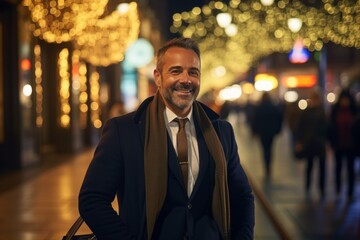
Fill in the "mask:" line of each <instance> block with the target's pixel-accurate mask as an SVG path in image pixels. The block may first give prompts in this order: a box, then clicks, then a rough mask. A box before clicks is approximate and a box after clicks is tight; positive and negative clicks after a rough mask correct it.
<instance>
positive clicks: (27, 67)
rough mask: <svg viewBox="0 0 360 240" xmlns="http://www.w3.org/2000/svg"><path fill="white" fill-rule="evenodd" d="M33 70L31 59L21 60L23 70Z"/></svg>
mask: <svg viewBox="0 0 360 240" xmlns="http://www.w3.org/2000/svg"><path fill="white" fill-rule="evenodd" d="M30 68H31V62H30V60H29V59H27V58H25V59H23V60H21V70H23V71H28V70H30Z"/></svg>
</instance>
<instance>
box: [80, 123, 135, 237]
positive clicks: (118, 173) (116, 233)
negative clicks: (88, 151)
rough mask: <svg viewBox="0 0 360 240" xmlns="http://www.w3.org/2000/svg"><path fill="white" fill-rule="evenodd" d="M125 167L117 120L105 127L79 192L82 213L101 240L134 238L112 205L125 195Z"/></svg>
mask: <svg viewBox="0 0 360 240" xmlns="http://www.w3.org/2000/svg"><path fill="white" fill-rule="evenodd" d="M122 173H123V165H122V159H121V153H120V147H119V133H118V129H117V126H116V123H115V121H114V120H110V121H108V122H107V124H106V125H105V127H104V130H103V133H102V136H101V139H100V142H99V144H98V146H97V148H96V150H95V154H94V157H93V159H92V161H91V163H90V165H89V168H88V170H87V172H86V175H85V178H84V181H83V184H82V186H81V189H80V193H79V212H80V215H81V216H82V218H83V219H84V221H85V222H86V224H87V225H88V226H89V228H90V229H91V230H92V231H93V233H94V234H95V235H96V237H97V239H102V240H106V239H109V240H110V239H133V236H132V233H131V232H130V231H129V229H128V228H127V226H126V225H125V223H124V221H123V220H122V219H121V217H120V216H119V215H118V213H117V212H116V211H115V210H114V209H113V207H112V202H113V201H114V199H115V195H116V193H117V192H121V191H122V189H121V186H122V181H121V179H122V176H123V174H122Z"/></svg>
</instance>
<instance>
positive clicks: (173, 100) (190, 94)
mask: <svg viewBox="0 0 360 240" xmlns="http://www.w3.org/2000/svg"><path fill="white" fill-rule="evenodd" d="M198 94H199V87H196V86H194V85H193V84H184V83H178V84H175V85H174V86H172V87H169V88H163V89H161V95H162V96H163V98H164V101H165V102H167V104H168V105H170V106H171V107H172V108H174V109H179V110H185V109H187V108H189V107H191V105H192V104H193V102H194V101H195V99H196V97H197V95H198Z"/></svg>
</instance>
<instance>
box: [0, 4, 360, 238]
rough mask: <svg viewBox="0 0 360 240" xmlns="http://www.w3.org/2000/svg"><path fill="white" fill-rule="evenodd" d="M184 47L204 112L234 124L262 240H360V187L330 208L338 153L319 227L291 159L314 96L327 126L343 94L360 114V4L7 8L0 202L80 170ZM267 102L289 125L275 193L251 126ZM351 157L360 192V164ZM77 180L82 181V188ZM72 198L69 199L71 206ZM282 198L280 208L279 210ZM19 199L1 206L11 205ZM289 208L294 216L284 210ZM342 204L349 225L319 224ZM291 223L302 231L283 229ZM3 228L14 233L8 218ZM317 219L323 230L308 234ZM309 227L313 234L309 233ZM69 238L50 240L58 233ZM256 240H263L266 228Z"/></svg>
mask: <svg viewBox="0 0 360 240" xmlns="http://www.w3.org/2000/svg"><path fill="white" fill-rule="evenodd" d="M176 36H185V37H191V38H194V39H195V40H196V41H197V42H198V43H199V44H200V48H201V51H202V56H201V58H202V59H201V60H202V82H201V90H200V95H199V100H200V101H202V102H204V103H206V104H207V105H209V106H210V107H211V108H212V109H213V110H214V111H216V112H218V113H219V115H220V116H221V117H222V118H224V119H227V120H229V121H230V122H231V123H232V124H233V126H234V129H235V131H236V134H237V137H238V145H239V153H240V155H241V159H244V163H243V164H244V167H245V169H246V170H247V171H248V175H249V178H250V180H251V182H252V184H253V186H254V191H255V193H256V197H257V199H258V200H259V201H260V203H261V206H262V207H261V208H263V209H265V210H263V213H264V216H266V217H264V218H267V219H268V220H269V222H264V224H263V225H262V224H260V227H261V228H263V229H265V228H266V227H269V226H270V225H271V228H273V229H274V230H271V231H270V232H271V233H270V235H271V236H268V237H263V238H264V239H269V238H274V239H278V238H279V239H284V238H285V239H286V238H290V239H296V238H297V237H298V238H299V239H312V237H314V239H322V238H324V239H332V238H334V239H335V238H338V239H344V238H342V237H344V236H348V238H347V239H359V238H360V234H359V232H360V230H359V229H360V220H359V218H360V217H359V216H360V214H359V212H360V207H359V206H360V203H359V201H360V200H359V197H357V196H358V195H359V190H357V187H358V184H355V193H354V194H353V195H354V198H353V199H352V201H351V204H352V205H347V204H348V202H347V200H346V199H345V198H344V201H345V203H346V204H345V203H344V202H343V203H342V204H340V205H338V204H335V203H334V202H333V200H334V201H335V200H336V199H339V198H337V197H339V196H338V195H336V194H335V192H334V191H335V190H332V189H333V188H335V187H334V184H335V180H334V179H335V176H334V174H335V173H334V172H335V170H334V168H335V167H334V166H335V163H334V152H335V151H334V149H332V148H331V146H330V143H329V145H327V152H326V153H327V162H328V164H327V171H328V172H329V174H328V177H327V179H328V180H327V183H328V185H327V186H328V188H329V189H330V192H334V194H333V195H330V197H328V199H330V200H331V203H329V204H330V205H325V207H324V205H321V206H322V207H324V208H325V212H321V214H320V213H319V214H320V215H321V216H322V218H321V219H318V220H319V221H318V222H317V221H315V220H314V217H313V215H312V214H313V213H314V212H316V210H314V209H319V208H318V205H316V204H319V202H316V203H313V202H312V203H308V202H306V201H305V200H306V199H305V197H306V195H305V194H303V192H304V187H303V181H304V180H303V178H304V177H303V176H302V175H303V173H302V172H303V171H305V170H304V168H305V163H304V161H296V157H294V155H293V147H294V146H293V143H292V141H293V137H294V136H293V135H292V131H293V127H294V125H296V124H299V123H298V120H299V116H300V115H301V113H302V112H303V111H305V110H306V109H307V108H308V105H309V98H310V95H311V93H312V92H313V91H314V89H316V90H317V91H319V92H320V93H321V100H322V107H323V110H324V112H325V114H326V116H327V119H330V115H331V112H332V108H333V106H334V105H335V104H336V103H337V102H338V98H339V94H340V92H342V91H343V90H344V89H346V90H347V91H349V92H350V93H351V95H352V97H353V99H354V103H355V105H356V108H357V109H359V107H360V1H356V0H322V1H316V0H301V1H300V0H261V1H260V0H253V1H250V0H230V1H207V0H196V1H194V0H139V1H133V2H131V1H126V0H0V190H1V192H0V196H1V193H4V194H5V193H7V192H8V191H10V190H13V189H16V187H21V186H24V185H22V184H24V182H27V180H29V179H33V178H34V177H35V176H39V174H40V173H43V172H44V171H46V170H48V169H49V167H53V166H59V165H61V164H64V163H67V162H76V161H75V160H76V159H77V158H76V157H75V156H79V154H80V156H82V155H81V154H85V155H84V156H87V157H88V158H90V157H89V151H90V153H92V149H93V147H94V146H95V145H96V143H97V141H98V139H99V136H100V134H101V130H102V127H103V126H104V124H105V122H106V121H107V120H108V119H109V118H111V117H114V116H117V115H121V114H125V113H127V112H130V111H133V110H135V109H136V108H137V106H138V104H139V103H140V102H141V101H142V100H144V99H145V98H147V97H148V96H150V95H152V94H153V93H154V92H155V91H156V87H155V84H154V79H153V76H152V72H153V69H154V66H155V59H154V55H155V52H156V50H157V49H158V48H159V46H161V45H162V44H163V43H164V42H165V41H167V40H169V39H171V38H173V37H176ZM264 92H267V93H268V94H269V95H270V98H271V99H272V102H273V104H275V105H276V106H277V107H278V108H279V109H280V112H281V114H282V115H281V116H282V120H283V121H282V122H281V123H282V125H281V127H280V128H281V129H279V132H278V133H277V134H276V135H275V140H274V147H273V148H274V150H273V152H274V153H273V155H275V156H274V157H273V158H274V160H273V161H274V162H275V163H274V167H273V168H274V169H273V170H274V173H273V174H272V175H271V176H272V181H273V182H272V183H273V185H271V184H270V185H269V183H270V182H271V181H270V180H269V179H268V180H265V181H264V179H266V176H265V175H266V174H265V173H264V171H263V166H262V164H263V163H262V159H261V158H262V155H261V154H262V151H263V150H262V149H261V148H260V147H257V146H258V145H259V146H260V143H259V142H258V139H257V138H256V134H255V133H256V132H257V131H256V129H254V126H253V124H252V123H253V121H254V112H255V108H256V106H258V105H259V104H260V100H261V97H262V95H263V93H264ZM358 112H359V111H358V110H357V113H356V114H355V115H354V116H357V115H358ZM266 119H267V118H266ZM329 121H330V120H329ZM354 121H355V120H354ZM264 124H266V122H265V123H264ZM325 124H326V125H328V124H327V123H325ZM250 143H251V144H250ZM249 144H250V145H249ZM257 144H258V145H257ZM89 149H90V150H89ZM359 149H360V146H359ZM240 150H242V152H241V151H240ZM90 155H91V154H90ZM74 157H75V160H74ZM80 158H81V157H80ZM353 158H354V159H355V160H354V165H352V166H353V167H352V169H353V171H354V172H355V180H354V181H355V183H357V182H359V181H358V178H359V172H360V171H359V168H360V167H359V160H358V159H359V157H358V155H356V156H354V157H353ZM81 159H82V158H81ZM89 160H90V159H87V160H84V161H85V163H86V164H87V163H88V161H89ZM257 161H260V162H259V163H257ZM86 164H84V166H83V168H81V169H82V170H81V171H84V170H85V168H86ZM288 164H290V165H289V166H288ZM280 165H281V166H280ZM276 166H278V167H276ZM284 166H288V168H284ZM275 168H276V170H275ZM344 168H345V167H344ZM69 169H74V168H69ZM43 170H44V171H43ZM70 171H71V170H70ZM81 171H80V172H81ZM344 171H345V170H344ZM291 173H292V174H291ZM57 174H59V173H57ZM62 174H63V173H62ZM284 174H285V175H284ZM345 175H346V173H344V177H343V178H344V179H346V176H345ZM52 177H54V175H52ZM55 177H56V176H55ZM73 177H74V176H73ZM285 177H286V179H289V181H288V182H287V184H284V181H285ZM49 178H51V176H49ZM82 178H83V175H81V174H80V176H78V180H77V181H80V182H79V184H80V183H81V180H82ZM314 178H315V177H314ZM44 181H45V182H47V180H44ZM314 181H315V180H314ZM285 182H286V181H285ZM54 184H55V183H54ZM68 184H69V185H71V181H70V182H69V183H68ZM279 184H280V185H279ZM40 186H42V185H40ZM54 186H56V185H54ZM54 186H49V188H52V187H54ZM54 189H57V188H56V187H54ZM19 191H20V190H19ZM59 191H60V190H59ZM67 191H70V190H69V189H68V190H67ZM73 191H74V190H73ZM344 191H345V190H344ZM76 194H77V192H76V191H74V193H72V195H71V197H69V198H70V199H71V201H72V204H74V206H75V207H76V202H74V201H76ZM277 194H280V195H281V196H286V197H285V199H278V198H277V196H279V195H277ZM344 194H345V193H344ZM15 198H16V197H15ZM45 198H46V197H45ZM11 199H13V198H9V199H4V203H3V207H5V208H6V205H8V204H10V202H11V201H12V200H11ZM304 199H305V200H304ZM68 200H69V199H68ZM0 201H1V198H0ZM304 201H305V202H304ZM281 202H282V203H286V204H285V205H286V208H281V206H284V205H281V204H280V203H281ZM67 203H68V202H67ZM300 203H301V204H300ZM4 204H5V205H4ZM304 204H305V205H304ZM314 204H315V205H314ZM344 204H345V205H344ZM290 205H292V206H294V205H296V206H298V207H297V208H296V210H294V209H292V210H289V208H288V207H289V206H290ZM304 206H305V207H304ZM329 206H330V207H329ZM339 206H340V207H344V206H346V207H347V210H349V209H351V210H352V214H351V215H349V219H351V221H350V220H349V219H348V221H344V222H346V225H344V227H342V228H341V227H339V225H340V226H342V225H341V224H340V223H342V220H344V219H347V218H346V217H344V216H348V215H346V214H345V215H341V216H340V218H341V221H340V220H339V221H340V222H339V221H338V220H334V221H330V222H329V223H328V224H326V222H327V221H325V220H324V219H326V220H329V219H330V218H329V215H327V214H330V215H331V216H333V215H334V214H335V213H339V211H340V210H339V208H338V207H339ZM14 207H15V206H14ZM329 208H330V210H329ZM299 209H302V210H303V211H300V210H299ZM304 209H305V210H304ZM323 210H324V209H323ZM29 211H30V210H29ZM73 211H74V212H75V213H74V214H73V215H71V217H69V216H67V217H65V220H66V222H65V223H66V224H67V225H66V224H64V226H63V228H64V229H66V227H67V226H68V224H69V223H71V222H72V220H73V219H74V216H75V215H76V209H73ZM276 211H277V212H280V215H279V214H277V215H276V214H275V213H276ZM299 211H300V212H299ZM304 211H305V212H304ZM259 212H260V210H259ZM349 212H350V211H349ZM6 214H8V215H9V214H13V213H9V212H7V213H5V215H6ZM341 214H344V213H343V212H342V211H341ZM283 215H287V216H288V217H289V218H291V219H292V221H295V222H298V223H300V222H301V223H304V222H306V224H305V223H304V224H305V225H304V224H301V226H298V225H296V224H295V225H294V226H295V227H294V226H286V225H289V222H287V223H284V221H285V222H286V221H287V220H283V218H281V216H283ZM335 215H336V214H335ZM3 216H4V215H3ZM294 216H295V217H294ZM299 216H300V217H299ZM317 216H319V215H317ZM283 217H284V216H283ZM14 218H16V217H15V215H14ZM20 218H21V217H19V220H17V221H15V220H14V221H15V222H16V223H17V224H21V223H24V221H25V222H26V221H29V222H27V223H28V224H29V226H31V227H29V229H33V227H34V225H32V222H31V221H32V220H29V219H28V220H26V218H25V220H24V218H21V219H22V220H21V219H20ZM31 219H32V218H31ZM259 219H260V218H259ZM294 219H295V220H294ZM331 219H333V218H331ZM0 221H2V222H3V223H4V222H6V220H5V217H4V218H3V219H1V218H0ZM22 221H23V222H22ZM43 221H44V222H46V221H47V220H46V219H43ZM264 221H265V220H264ZM311 221H315V222H316V224H315V223H314V224H313V225H311V224H310V225H311V226H310V225H309V226H308V225H307V224H309V223H310V222H311ZM7 224H9V223H7ZM4 226H7V227H9V225H4ZM315 226H316V227H315ZM63 228H62V229H63ZM309 228H310V229H312V228H313V229H312V230H309V231H306V229H309ZM337 228H339V229H340V230H339V231H337V230H336V229H337ZM62 229H60V230H59V231H58V232H56V231H55V230H54V231H55V232H56V234H60V233H61V232H64V231H65V230H62ZM300 230H301V231H302V233H299V231H300ZM257 231H258V232H257V235H256V236H258V238H261V237H260V236H262V234H261V231H262V230H261V229H260V228H257ZM15 232H16V230H15V228H14V229H13V232H12V233H9V234H10V235H4V236H6V239H36V238H35V237H36V236H38V235H36V234H35V235H34V234H33V235H32V234H31V233H30V234H28V235H26V234H25V235H26V236H28V237H24V236H25V235H24V234H20V235H16V237H11V236H15V235H11V234H14V233H15ZM28 232H31V230H28ZM273 232H277V233H276V234H275V233H273ZM314 232H315V233H314ZM266 234H267V233H266ZM266 234H265V235H266ZM346 234H349V235H346ZM0 236H1V234H0ZM34 236H35V237H34ZM41 236H42V237H43V239H56V238H53V237H49V236H54V235H51V233H47V235H46V234H44V235H41ZM56 236H58V235H56ZM4 239H5V238H4ZM37 239H39V238H37Z"/></svg>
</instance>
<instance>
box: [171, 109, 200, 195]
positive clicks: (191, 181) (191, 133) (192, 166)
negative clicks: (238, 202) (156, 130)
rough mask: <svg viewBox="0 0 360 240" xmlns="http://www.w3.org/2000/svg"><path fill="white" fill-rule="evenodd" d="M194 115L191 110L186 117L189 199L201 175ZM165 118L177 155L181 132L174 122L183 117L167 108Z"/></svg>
mask: <svg viewBox="0 0 360 240" xmlns="http://www.w3.org/2000/svg"><path fill="white" fill-rule="evenodd" d="M192 113H193V111H192V108H191V110H190V113H189V114H188V115H187V116H186V117H185V118H187V119H188V120H189V121H188V122H187V123H186V125H185V131H186V138H187V146H188V162H189V164H188V167H189V169H188V170H189V174H188V186H187V189H188V192H187V194H188V196H189V197H190V195H191V192H192V190H193V188H194V185H195V182H196V179H197V176H198V174H199V148H198V142H197V138H196V130H195V124H194V119H193V114H192ZM164 117H165V123H166V128H167V130H168V133H169V135H170V138H171V141H172V143H173V146H174V149H175V151H176V153H177V142H176V141H177V139H176V136H177V133H178V131H179V125H178V123H177V122H174V121H173V120H174V119H176V118H181V117H178V116H177V115H176V114H175V113H173V112H172V111H171V110H170V109H169V108H167V107H166V109H165V111H164Z"/></svg>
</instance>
